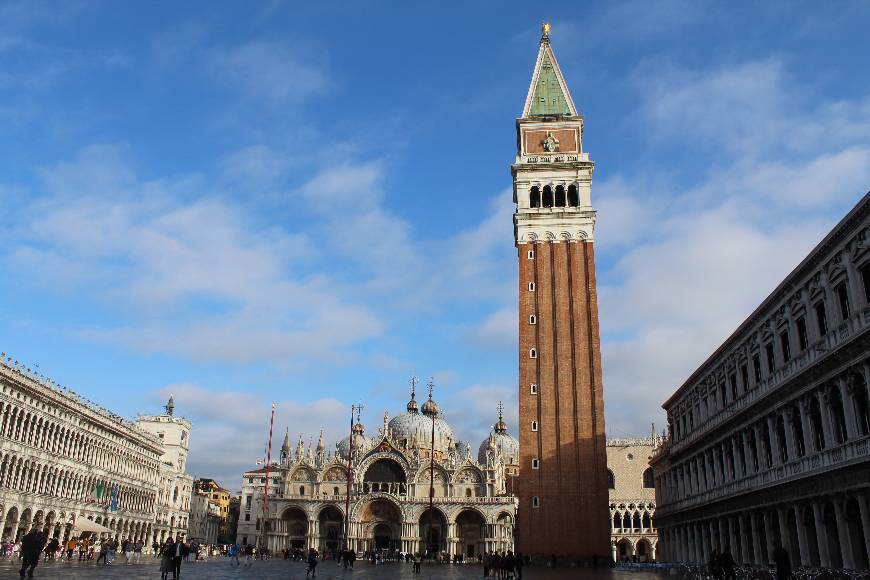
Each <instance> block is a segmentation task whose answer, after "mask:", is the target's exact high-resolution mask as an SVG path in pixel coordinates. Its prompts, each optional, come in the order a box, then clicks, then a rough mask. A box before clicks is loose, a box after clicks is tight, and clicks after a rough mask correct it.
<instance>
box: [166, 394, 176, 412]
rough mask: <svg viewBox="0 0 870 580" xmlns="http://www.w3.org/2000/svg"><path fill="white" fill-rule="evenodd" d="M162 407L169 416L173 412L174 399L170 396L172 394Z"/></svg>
mask: <svg viewBox="0 0 870 580" xmlns="http://www.w3.org/2000/svg"><path fill="white" fill-rule="evenodd" d="M164 409H166V414H167V415H169V416H170V417H171V416H172V414H173V413H174V412H175V400H174V399H173V398H172V395H169V400H168V401H167V402H166V406H165V407H164Z"/></svg>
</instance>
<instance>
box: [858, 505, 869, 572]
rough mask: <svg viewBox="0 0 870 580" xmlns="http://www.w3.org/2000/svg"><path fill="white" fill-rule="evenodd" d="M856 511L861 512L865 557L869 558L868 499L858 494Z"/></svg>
mask: <svg viewBox="0 0 870 580" xmlns="http://www.w3.org/2000/svg"><path fill="white" fill-rule="evenodd" d="M856 499H857V500H858V509H859V511H860V512H861V527H862V529H863V530H864V549H865V550H866V551H867V556H868V557H870V498H868V497H867V496H866V495H861V494H859V495H858V496H857V498H856Z"/></svg>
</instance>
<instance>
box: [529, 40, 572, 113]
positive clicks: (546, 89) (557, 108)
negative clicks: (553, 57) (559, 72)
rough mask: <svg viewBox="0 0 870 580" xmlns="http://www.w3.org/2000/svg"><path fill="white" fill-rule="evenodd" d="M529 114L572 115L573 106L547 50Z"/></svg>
mask: <svg viewBox="0 0 870 580" xmlns="http://www.w3.org/2000/svg"><path fill="white" fill-rule="evenodd" d="M529 114H530V115H532V116H552V115H570V114H571V108H570V107H569V106H568V100H567V99H566V98H565V94H564V93H563V92H562V87H561V86H560V85H559V79H558V77H557V76H556V71H555V69H554V68H553V63H552V62H551V61H550V55H549V54H547V53H546V52H545V53H544V55H543V58H542V60H541V72H540V74H539V75H538V83H537V86H536V87H535V95H534V97H532V106H531V110H530V111H529Z"/></svg>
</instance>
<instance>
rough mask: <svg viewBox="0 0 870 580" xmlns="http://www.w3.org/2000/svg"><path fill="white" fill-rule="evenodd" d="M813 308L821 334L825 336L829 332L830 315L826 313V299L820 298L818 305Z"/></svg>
mask: <svg viewBox="0 0 870 580" xmlns="http://www.w3.org/2000/svg"><path fill="white" fill-rule="evenodd" d="M813 310H815V311H816V323H817V324H818V326H819V336H820V337H822V336H825V335H826V334H828V315H827V314H826V313H825V301H824V300H820V301H819V302H816V305H815V306H813Z"/></svg>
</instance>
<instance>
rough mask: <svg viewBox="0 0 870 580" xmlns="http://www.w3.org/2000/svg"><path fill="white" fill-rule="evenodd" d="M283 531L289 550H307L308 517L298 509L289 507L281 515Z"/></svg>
mask: <svg viewBox="0 0 870 580" xmlns="http://www.w3.org/2000/svg"><path fill="white" fill-rule="evenodd" d="M280 526H281V530H282V531H283V532H284V534H285V537H286V539H287V544H286V547H287V548H291V549H299V550H302V549H305V547H306V541H305V540H306V538H307V536H308V516H307V515H306V513H305V512H304V511H303V510H302V509H301V508H298V507H288V508H287V509H285V510H284V512H283V513H282V514H281V523H280Z"/></svg>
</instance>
